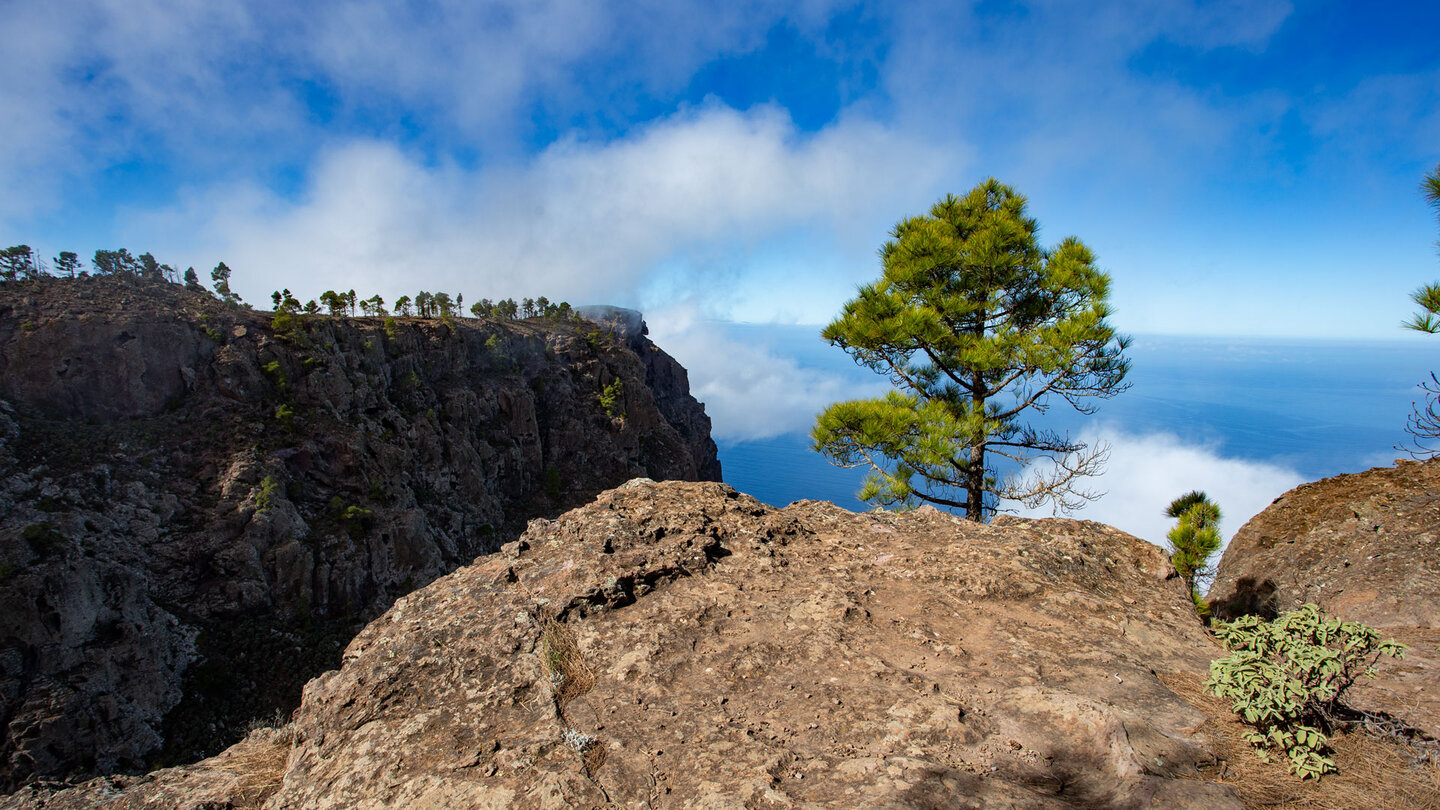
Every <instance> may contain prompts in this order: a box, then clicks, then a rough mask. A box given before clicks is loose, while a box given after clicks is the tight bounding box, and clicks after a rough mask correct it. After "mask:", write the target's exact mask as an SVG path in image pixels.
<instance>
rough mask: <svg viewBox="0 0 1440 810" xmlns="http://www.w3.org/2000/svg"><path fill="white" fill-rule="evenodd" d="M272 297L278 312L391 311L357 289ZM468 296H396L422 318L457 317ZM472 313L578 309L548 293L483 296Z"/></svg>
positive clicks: (564, 314) (560, 314) (401, 310)
mask: <svg viewBox="0 0 1440 810" xmlns="http://www.w3.org/2000/svg"><path fill="white" fill-rule="evenodd" d="M270 300H271V301H273V302H274V304H275V311H276V312H283V313H290V314H299V313H302V312H303V313H305V314H306V315H318V314H320V311H321V307H322V306H323V307H324V310H325V312H326V313H327V314H329V315H333V316H336V317H339V316H343V315H355V314H356V309H357V308H358V309H359V311H360V314H362V315H365V316H367V317H370V316H374V317H384V316H387V315H389V314H390V311H389V310H387V309H386V308H385V299H384V298H382V297H380V296H379V295H372V296H370V297H369V298H359V297H358V296H357V295H356V294H355V291H354V290H350V291H348V292H335V291H334V290H326V291H325V292H323V293H320V300H319V301H318V302H317V301H315V300H314V299H311V300H310V301H307V302H306V303H305V304H303V305H302V304H301V303H300V301H299V300H298V299H296V298H295V297H294V296H293V295H291V293H290V291H289V290H277V291H275V292H272V293H271V294H270ZM464 305H465V296H464V295H463V294H458V293H457V294H456V295H455V297H454V298H452V297H450V294H449V293H446V292H437V293H430V292H426V291H424V290H421V291H420V292H418V293H416V294H415V297H414V298H411V297H410V296H408V295H402V296H400V297H399V298H397V299H395V313H394V314H396V315H399V316H401V317H410V316H418V317H421V318H442V319H444V318H453V317H455V316H457V315H460V314H461V313H462V312H463V311H464V310H463V309H462V307H464ZM470 314H471V315H473V316H475V317H476V318H549V319H552V320H555V319H558V320H567V319H570V318H574V317H576V316H575V310H574V309H573V308H572V307H571V306H570V304H569V302H567V301H561V302H560V303H558V304H553V303H551V302H550V299H548V298H546V297H545V296H543V295H542V296H540V297H539V298H525V299H522V300H521V302H520V303H516V302H515V299H513V298H504V299H501V300H499V301H491V300H490V299H489V298H482V299H480V300H479V301H477V302H475V303H473V304H471V305H470Z"/></svg>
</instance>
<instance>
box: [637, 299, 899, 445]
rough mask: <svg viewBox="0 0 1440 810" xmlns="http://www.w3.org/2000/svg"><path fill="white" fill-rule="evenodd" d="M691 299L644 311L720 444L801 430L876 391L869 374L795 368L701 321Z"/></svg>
mask: <svg viewBox="0 0 1440 810" xmlns="http://www.w3.org/2000/svg"><path fill="white" fill-rule="evenodd" d="M698 312H699V308H698V307H696V306H695V305H694V304H686V305H681V306H676V307H672V308H669V309H666V310H664V311H660V312H654V313H646V323H647V324H648V325H649V326H650V337H651V339H652V340H654V341H655V342H656V344H657V345H659V346H660V347H661V348H663V349H664V350H665V351H666V352H668V353H669V354H670V355H671V356H673V357H674V358H675V359H676V360H679V361H680V364H681V365H683V366H685V368H686V369H687V370H688V371H689V374H690V392H691V393H692V394H694V395H695V398H696V399H698V400H700V401H701V402H703V403H704V404H705V411H706V413H708V414H709V415H710V419H711V421H712V423H713V428H712V431H711V433H712V435H713V436H714V437H715V440H716V441H718V442H721V443H724V442H736V441H748V440H754V439H768V438H771V437H774V436H780V435H783V434H787V433H800V434H805V433H809V432H810V428H811V427H812V426H813V425H814V424H815V415H816V414H818V413H819V412H820V411H821V410H823V409H824V408H825V406H827V405H829V404H830V403H832V402H836V401H839V400H843V399H858V398H866V397H876V396H883V395H884V393H885V391H886V390H888V386H887V385H885V384H884V382H883V381H882V380H880V379H879V378H877V377H875V376H874V375H868V376H867V379H866V380H865V381H864V382H858V383H857V382H856V381H855V380H854V379H853V377H850V376H847V375H844V374H840V373H836V372H834V371H829V370H824V369H817V368H808V367H805V366H802V365H801V364H800V363H799V362H798V361H797V360H796V359H795V358H793V357H788V356H785V355H784V354H781V353H780V352H778V351H776V350H775V349H774V348H772V347H770V346H767V345H764V344H760V343H750V342H746V341H744V340H737V339H735V338H734V337H732V336H731V335H730V334H729V333H727V331H726V330H725V329H723V328H722V327H721V325H719V324H716V323H714V322H707V321H703V320H701V319H700V318H699V317H698Z"/></svg>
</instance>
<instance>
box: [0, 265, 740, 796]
mask: <svg viewBox="0 0 1440 810" xmlns="http://www.w3.org/2000/svg"><path fill="white" fill-rule="evenodd" d="M274 326H279V327H280V331H279V333H277V331H276V329H275V328H274ZM642 339H643V338H642ZM644 344H645V345H643V346H640V348H641V349H643V351H636V350H632V348H631V347H630V346H628V345H626V343H625V342H624V341H619V340H616V339H615V338H613V337H612V336H611V335H610V334H608V333H607V332H605V331H604V330H601V329H597V328H595V327H594V326H593V325H591V324H587V323H583V322H580V323H576V322H568V323H545V322H540V321H523V322H496V321H484V320H472V319H457V320H455V321H453V322H450V323H442V322H440V321H438V320H422V319H411V318H401V319H398V321H392V322H388V323H387V322H385V321H383V320H382V319H379V318H364V319H349V318H323V317H321V318H309V319H302V320H301V321H299V322H297V323H291V324H285V323H280V324H275V325H272V322H271V319H270V317H269V315H268V314H263V315H262V314H260V313H251V312H247V311H243V310H237V309H234V308H231V307H226V306H224V305H222V304H220V303H219V302H218V301H215V300H213V299H212V298H211V297H210V296H208V295H206V294H203V293H198V292H189V291H186V290H184V289H181V288H179V287H176V286H173V285H167V284H153V283H152V284H136V283H134V282H128V281H125V280H120V279H80V280H74V281H68V280H59V279H45V280H42V281H40V282H38V283H34V284H10V285H3V286H0V722H3V728H0V734H3V738H0V786H9V787H13V786H14V785H16V784H19V783H22V782H24V781H27V780H30V779H34V778H39V777H53V776H64V775H70V774H74V773H85V772H94V771H100V772H111V771H116V770H126V769H135V768H141V767H144V766H146V765H149V764H153V763H155V762H157V761H160V762H164V761H167V760H168V761H177V760H189V759H193V758H196V757H198V756H200V755H202V754H204V753H208V752H212V751H214V750H217V749H218V748H219V747H221V746H223V745H224V744H226V743H228V742H230V741H233V740H234V739H236V738H238V736H240V734H241V733H243V731H244V728H245V724H246V723H247V722H248V721H249V720H251V719H252V718H255V717H257V716H261V715H264V714H267V713H269V712H271V711H273V710H275V709H288V708H289V707H292V706H293V705H294V703H295V701H296V700H297V698H298V693H299V688H300V686H301V685H302V684H303V683H304V681H305V680H306V679H308V678H309V677H310V676H312V675H314V674H316V673H317V672H319V671H321V670H322V669H324V668H326V667H327V666H333V665H334V664H335V663H336V662H337V660H338V659H337V655H338V652H339V650H340V648H341V647H343V646H344V644H345V642H346V641H348V639H349V638H350V636H351V635H353V633H354V632H355V631H356V630H357V629H358V628H359V627H360V626H362V625H363V623H364V622H365V621H366V620H368V619H370V618H372V617H374V616H375V615H377V614H378V613H379V612H381V611H383V610H384V609H385V608H386V607H387V606H388V605H389V604H390V603H391V602H392V601H393V600H394V599H395V598H396V597H397V596H400V595H403V594H405V593H408V592H409V591H411V590H413V589H414V588H416V587H419V586H422V585H424V584H425V583H427V582H429V581H431V580H433V579H435V578H436V577H438V576H441V575H443V574H445V573H446V572H448V571H451V570H453V569H455V568H456V567H458V566H460V565H464V564H466V563H469V562H470V561H471V560H473V559H474V558H475V556H476V555H477V554H480V553H484V552H487V551H492V550H494V549H495V548H497V547H498V546H499V544H501V543H502V542H504V541H506V540H508V539H510V538H512V537H514V535H515V534H516V533H517V532H518V531H519V530H520V528H521V527H523V525H524V523H525V521H526V520H527V519H529V518H532V517H534V516H536V515H541V514H555V513H557V512H559V511H560V510H561V509H563V508H564V507H566V506H568V505H572V504H574V503H578V502H582V501H585V500H588V499H589V498H591V497H592V496H593V495H594V494H595V493H596V492H598V491H600V490H602V489H605V488H607V487H609V486H613V485H614V484H615V483H617V482H619V481H623V480H626V479H629V478H631V477H634V476H637V475H644V476H649V477H652V478H680V479H692V480H693V479H701V478H716V479H718V477H719V464H718V462H717V461H716V459H715V446H714V444H713V442H711V441H710V438H709V432H708V431H709V420H708V419H707V418H706V417H705V415H704V411H703V408H702V407H701V406H700V405H699V403H696V402H695V401H694V400H693V398H691V397H690V396H689V393H688V390H686V382H685V375H684V370H683V369H680V368H679V367H678V366H677V365H676V364H675V363H674V361H673V360H671V359H670V358H669V357H668V356H666V355H665V354H664V353H663V352H661V351H660V350H659V349H658V348H656V347H654V346H653V344H649V341H648V340H645V341H644ZM667 386H668V387H667Z"/></svg>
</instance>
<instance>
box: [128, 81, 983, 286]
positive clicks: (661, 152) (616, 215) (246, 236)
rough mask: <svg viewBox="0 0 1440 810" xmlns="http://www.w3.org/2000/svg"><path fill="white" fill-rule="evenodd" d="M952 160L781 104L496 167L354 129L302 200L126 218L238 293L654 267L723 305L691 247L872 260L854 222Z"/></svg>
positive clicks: (708, 112)
mask: <svg viewBox="0 0 1440 810" xmlns="http://www.w3.org/2000/svg"><path fill="white" fill-rule="evenodd" d="M955 160H956V156H955V154H954V153H953V152H944V151H941V150H939V149H938V148H936V147H933V146H931V145H929V144H927V143H925V142H923V141H917V140H914V139H910V138H907V137H904V136H901V135H899V134H897V133H895V132H893V131H891V130H888V129H886V128H884V127H881V126H878V125H876V124H874V123H871V122H867V121H853V122H852V121H849V120H843V121H840V122H837V123H835V124H834V125H832V126H830V127H827V128H825V129H823V130H821V131H819V132H816V133H812V134H801V133H799V132H797V131H796V129H795V126H794V124H793V123H792V122H791V120H790V118H789V116H788V115H787V114H786V113H785V112H784V111H783V110H779V109H777V108H774V107H761V108H756V109H752V110H748V111H743V112H742V111H739V110H735V109H731V108H729V107H726V106H724V105H720V104H715V103H712V104H707V105H704V106H702V107H700V108H696V109H688V110H683V111H681V112H678V113H676V114H675V115H672V116H670V117H669V118H666V119H664V120H661V121H658V122H656V123H654V124H652V125H650V126H648V127H646V128H644V129H642V130H640V131H638V132H636V133H634V134H633V135H632V136H630V137H626V138H621V139H618V140H612V141H605V142H590V141H585V140H582V139H579V138H574V137H570V138H565V139H563V140H560V141H557V142H556V143H554V144H552V145H551V146H549V147H548V148H546V149H545V150H544V151H542V152H540V153H539V154H538V155H536V156H535V157H534V158H533V159H531V160H529V161H525V162H523V163H521V164H519V165H514V166H507V167H493V168H484V169H467V168H464V167H461V166H459V165H457V164H454V163H438V164H432V163H426V162H424V161H422V160H419V159H417V158H416V157H414V156H412V155H410V154H408V153H406V152H405V151H403V150H401V149H399V148H398V147H396V146H394V145H393V144H389V143H383V142H376V141H363V142H352V143H348V144H345V145H343V146H339V147H336V148H334V149H332V150H330V151H328V152H327V153H326V154H325V155H324V156H323V157H322V158H321V159H320V160H319V161H318V162H317V165H316V167H315V168H314V169H313V171H312V172H311V173H310V176H309V177H308V179H307V181H306V183H305V185H304V190H303V192H302V193H301V194H300V195H299V199H298V200H295V201H291V200H289V199H287V198H286V197H283V196H280V195H277V194H274V193H270V192H267V191H265V190H263V189H261V188H259V187H257V186H254V185H242V186H237V187H233V188H228V187H227V188H219V189H211V190H208V191H205V192H203V193H201V194H198V195H197V196H195V197H193V198H192V199H190V200H188V201H187V202H186V203H185V204H183V205H181V206H178V207H176V208H174V209H171V210H169V211H166V212H163V213H159V214H143V215H140V216H137V218H136V219H135V227H136V230H137V231H140V232H144V233H145V234H146V235H148V236H151V237H153V238H155V239H162V238H164V236H165V235H166V234H175V233H190V234H195V235H196V237H195V241H194V242H193V243H192V244H191V245H190V247H189V250H188V251H187V253H188V254H189V256H190V257H193V258H186V259H185V260H184V261H185V262H186V263H195V264H200V263H203V262H204V261H206V258H207V257H214V256H221V257H223V258H224V259H225V261H226V263H227V264H229V265H230V266H231V267H234V268H235V269H236V281H235V284H236V287H237V289H238V290H239V291H240V292H241V294H242V295H245V296H246V297H247V298H249V299H250V300H264V298H265V297H267V296H268V294H269V291H270V290H272V289H278V288H280V287H289V288H292V289H295V290H296V291H297V293H300V294H302V295H304V296H307V297H308V296H313V295H315V294H318V293H319V292H320V291H321V290H322V289H324V285H326V284H333V283H335V280H336V279H339V280H341V283H343V284H345V285H347V286H352V287H354V288H356V289H362V288H363V289H365V290H368V291H376V292H380V293H381V294H383V295H385V296H386V297H387V298H393V297H394V296H395V295H398V294H400V293H402V292H403V293H413V292H414V290H413V289H411V286H413V285H414V284H415V283H416V282H415V280H416V279H424V282H423V283H424V284H426V285H429V288H431V289H437V288H438V289H446V290H451V291H459V292H463V293H465V294H466V295H467V297H470V298H471V299H472V300H475V299H478V298H480V297H482V296H483V297H491V298H499V297H505V296H516V297H520V296H536V295H545V296H547V297H549V298H551V299H553V300H562V299H564V300H570V301H571V302H572V303H577V304H578V303H596V302H607V303H617V304H630V305H633V304H634V303H635V302H636V298H637V294H638V293H637V291H638V290H639V289H640V288H641V287H642V286H643V285H645V284H646V283H647V282H648V281H649V280H650V279H652V278H653V277H654V275H655V274H656V272H657V267H659V266H660V265H662V264H664V265H667V266H668V267H670V268H671V270H672V272H674V271H675V270H676V268H679V269H678V274H679V276H680V277H681V281H682V286H687V287H691V288H693V287H701V288H706V289H709V290H713V291H714V292H713V295H714V298H715V300H716V302H722V303H723V301H724V299H725V297H726V295H727V291H726V290H725V289H724V283H725V282H726V281H727V280H730V279H731V278H733V277H732V276H729V275H727V273H728V272H733V271H734V269H735V268H725V267H723V266H721V267H716V266H715V265H714V264H713V263H708V262H704V261H698V260H695V257H697V256H703V255H704V254H705V253H706V252H707V251H708V250H713V249H720V248H722V247H723V248H725V249H734V248H735V247H736V246H739V247H742V248H743V247H745V246H753V245H759V244H761V243H763V242H764V241H765V240H767V239H769V238H773V237H775V236H776V235H777V234H779V233H782V232H784V231H785V230H787V229H791V228H795V227H805V228H809V229H812V230H813V231H815V232H817V233H819V234H820V235H821V237H822V238H825V239H828V240H829V241H830V242H831V243H832V244H837V245H853V247H852V248H851V249H852V251H853V252H855V253H858V254H859V256H860V258H859V259H858V260H857V262H856V264H857V265H859V266H861V267H863V268H864V269H865V271H866V272H869V265H870V264H872V261H873V260H871V259H869V257H868V254H869V252H870V251H871V250H873V245H871V244H869V241H870V239H866V240H864V241H863V242H857V241H855V240H854V239H853V238H852V235H853V234H855V233H856V232H867V233H868V232H869V231H876V235H875V236H874V237H871V238H878V235H879V233H880V228H882V227H883V226H878V227H877V226H876V225H875V224H874V223H876V222H883V221H884V220H885V217H887V216H889V214H888V212H889V211H893V210H895V209H896V208H897V206H898V207H903V206H905V205H907V204H911V203H910V202H909V201H910V200H912V199H915V198H919V199H924V198H926V197H928V195H929V193H930V192H929V186H930V185H931V184H932V183H933V182H934V180H933V175H932V174H931V170H933V169H934V167H936V166H943V165H949V164H951V163H953V162H954V161H955ZM877 190H879V191H877ZM827 235H828V236H827ZM862 244H863V245H864V246H863V247H861V245H862ZM814 270H817V268H806V267H796V268H794V271H795V272H797V273H803V272H807V271H814ZM686 275H692V276H693V275H699V276H700V277H699V278H690V279H688V282H687V281H686V279H685V278H684V277H685V276H686ZM302 291H303V292H302Z"/></svg>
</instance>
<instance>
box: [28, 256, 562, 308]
mask: <svg viewBox="0 0 1440 810" xmlns="http://www.w3.org/2000/svg"><path fill="white" fill-rule="evenodd" d="M91 269H92V270H93V272H94V275H97V276H117V277H121V278H137V279H146V280H151V281H166V282H171V283H182V282H183V283H184V284H185V286H186V287H187V288H188V289H191V290H197V291H204V292H209V290H206V289H205V287H204V286H203V285H202V284H201V283H200V275H199V274H198V273H196V272H195V268H193V267H190V268H187V269H186V270H185V272H184V273H180V272H179V271H177V270H176V269H175V268H173V267H171V266H170V265H168V264H161V263H160V262H159V261H158V260H157V259H156V258H155V257H154V256H153V255H151V254H149V253H142V254H140V255H139V256H135V255H133V254H131V253H130V251H128V250H126V249H124V248H121V249H119V250H97V251H95V258H94V261H93V262H92V264H91ZM231 272H232V271H231V270H230V268H229V267H228V266H227V265H226V264H225V262H220V263H219V264H217V265H215V269H213V270H211V271H210V282H211V288H212V289H213V290H214V295H215V296H217V297H218V298H219V299H220V300H222V301H224V302H225V303H227V304H232V305H235V306H244V307H248V306H249V305H248V304H246V303H245V302H244V299H242V298H241V297H240V295H239V294H238V293H236V292H235V291H234V290H232V289H230V275H231ZM87 275H90V272H89V271H87V270H86V269H85V265H84V264H83V263H82V262H81V261H80V257H79V256H78V255H77V254H75V253H73V252H70V251H63V252H61V253H60V255H59V256H56V257H55V258H54V260H53V262H51V263H50V265H49V266H47V265H46V263H45V262H44V260H42V259H41V258H40V257H39V256H38V255H37V254H36V253H35V251H34V249H33V248H31V247H30V246H29V245H14V246H12V247H8V248H5V249H4V250H0V281H17V280H28V279H34V278H40V277H42V276H63V277H68V278H75V277H77V276H87ZM270 299H271V301H272V302H273V303H274V305H275V311H276V312H277V313H286V314H291V315H296V314H300V313H305V314H308V315H317V314H320V313H321V311H322V308H323V310H324V312H326V313H328V314H330V315H333V316H342V315H347V314H348V315H355V314H356V310H357V309H358V310H359V312H360V314H363V315H366V316H385V315H389V314H390V312H389V311H388V310H386V309H385V299H384V298H381V297H380V296H379V295H372V296H370V297H369V298H364V299H361V298H359V297H358V296H357V295H356V294H355V291H354V290H349V291H347V292H336V291H334V290H326V291H325V292H323V293H321V294H320V296H319V300H318V301H317V300H314V299H312V300H310V301H307V302H305V303H304V304H301V303H300V301H299V300H298V299H296V298H295V297H294V296H293V295H291V293H290V291H289V290H283V291H278V290H277V291H276V292H273V293H271V294H270ZM464 303H465V296H464V295H463V294H459V293H457V294H456V295H455V296H454V297H453V298H452V297H451V296H450V294H449V293H446V292H436V293H431V292H426V291H424V290H422V291H420V292H418V293H416V294H415V296H414V297H413V298H412V297H410V296H408V295H402V296H400V297H399V298H397V299H395V314H396V315H399V316H402V317H404V316H418V317H421V318H452V317H456V316H458V315H461V314H462V313H463V312H464V310H463V309H462V307H463V306H464ZM469 311H470V314H471V315H473V316H475V317H477V318H549V319H552V320H553V319H560V320H568V319H571V318H574V317H576V315H575V311H574V309H573V308H571V306H570V304H569V303H568V302H566V301H561V302H559V303H552V302H551V301H550V299H548V298H546V297H545V296H543V295H542V296H540V297H539V298H524V299H521V300H520V301H519V302H516V301H515V299H513V298H503V299H501V300H499V301H491V300H490V299H488V298H482V299H480V300H479V301H477V302H475V303H473V304H471V305H470V310H469Z"/></svg>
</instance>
